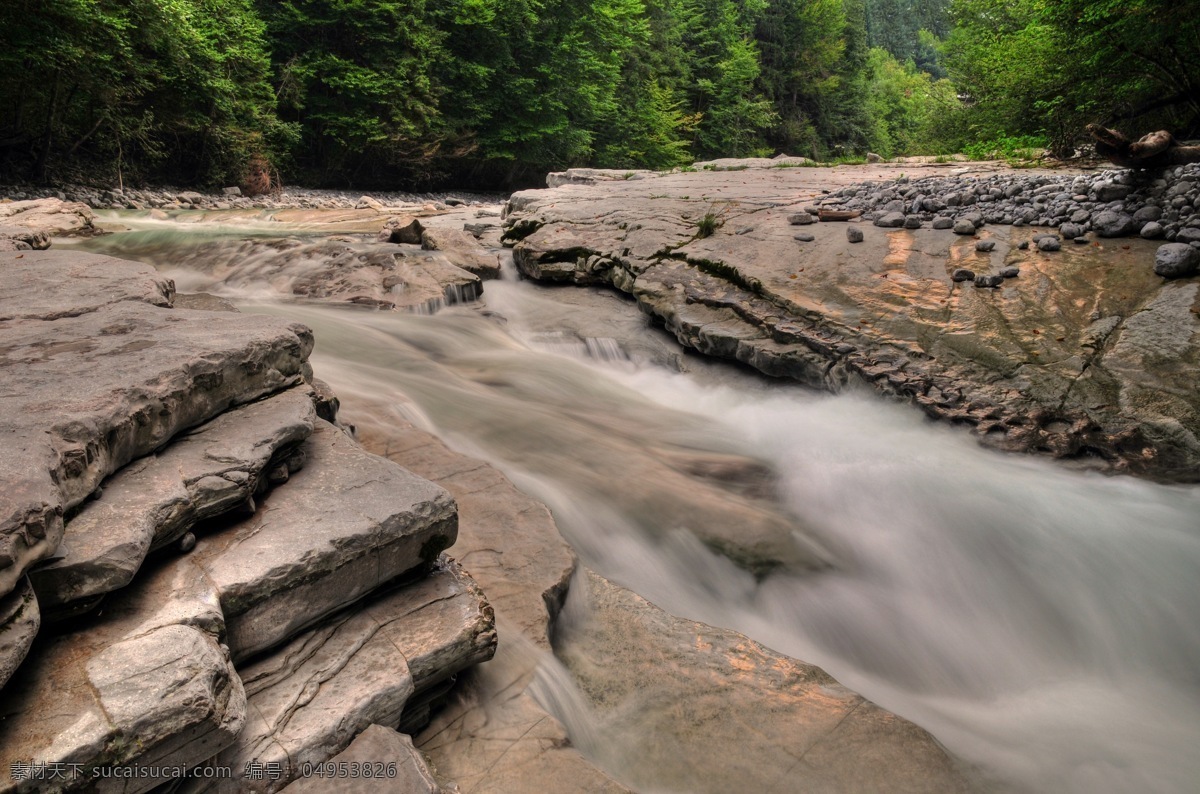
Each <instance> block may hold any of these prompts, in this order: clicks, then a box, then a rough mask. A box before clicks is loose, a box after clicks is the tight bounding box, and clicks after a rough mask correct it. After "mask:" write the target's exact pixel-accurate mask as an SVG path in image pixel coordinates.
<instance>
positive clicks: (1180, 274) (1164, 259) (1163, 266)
mask: <svg viewBox="0 0 1200 794" xmlns="http://www.w3.org/2000/svg"><path fill="white" fill-rule="evenodd" d="M1197 270H1200V251H1197V250H1196V249H1195V248H1193V247H1192V246H1190V245H1188V244H1186V243H1167V244H1166V245H1160V246H1159V247H1158V251H1156V252H1155V254H1154V272H1155V273H1156V274H1158V275H1160V276H1162V277H1163V278H1184V277H1186V276H1191V275H1193V274H1195V273H1196V271H1197Z"/></svg>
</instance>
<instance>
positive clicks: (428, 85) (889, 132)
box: [0, 0, 1200, 186]
mask: <svg viewBox="0 0 1200 794" xmlns="http://www.w3.org/2000/svg"><path fill="white" fill-rule="evenodd" d="M1196 5H1197V3H1195V2H1185V3H1171V4H1168V3H1166V2H1165V1H1164V0H1100V2H1085V1H1084V0H5V2H4V3H0V102H2V103H3V107H4V108H5V109H6V111H7V112H6V113H5V114H4V115H3V116H0V178H4V179H33V180H41V181H53V180H59V181H66V180H71V179H92V180H96V181H105V182H120V181H125V180H135V181H163V180H167V181H174V182H180V183H188V184H208V185H213V184H219V183H233V182H241V183H243V184H247V182H248V180H249V181H253V180H250V175H251V174H257V175H258V176H259V177H262V175H263V174H268V175H270V174H274V173H282V174H283V175H284V176H285V177H287V178H288V179H290V180H294V181H309V182H318V183H326V184H358V185H363V186H367V185H371V184H381V183H385V182H387V183H392V184H407V185H412V186H419V185H423V184H424V185H428V184H432V183H434V182H445V181H457V182H460V183H465V182H473V183H475V184H492V185H501V184H507V185H513V184H517V183H520V182H523V181H532V180H534V179H537V178H540V175H541V174H542V173H544V172H545V171H546V170H548V169H555V168H562V167H566V166H570V165H581V164H591V165H598V166H607V167H615V168H637V167H648V168H660V169H661V168H669V167H673V166H677V165H681V164H685V163H688V162H691V161H692V160H693V159H696V158H708V157H721V156H744V155H752V154H764V155H770V154H774V153H776V152H786V153H789V154H803V155H807V156H810V157H816V158H831V157H837V156H851V155H861V154H864V153H865V152H866V151H868V150H873V151H876V152H879V153H880V154H883V155H885V156H891V155H900V154H933V153H943V152H950V151H960V150H964V149H966V150H969V151H971V152H973V153H976V154H980V155H981V156H982V155H984V154H986V153H995V152H999V153H1005V152H1009V151H1015V150H1016V148H1017V144H1018V143H1019V144H1020V145H1021V146H1022V147H1024V146H1032V145H1036V144H1038V143H1041V142H1044V141H1049V142H1050V143H1051V144H1053V146H1054V148H1056V149H1057V150H1060V151H1062V152H1066V151H1068V150H1070V149H1071V148H1072V146H1073V145H1074V144H1075V143H1076V142H1077V141H1078V137H1079V133H1080V130H1081V129H1082V127H1083V125H1084V124H1085V123H1087V122H1089V121H1099V122H1101V123H1106V124H1108V125H1110V126H1117V127H1120V128H1122V129H1124V130H1125V131H1126V132H1128V133H1129V134H1132V135H1137V134H1140V133H1142V132H1145V131H1147V130H1148V129H1151V128H1157V127H1159V126H1162V127H1166V128H1169V129H1172V130H1174V131H1175V132H1176V133H1177V134H1181V135H1188V134H1191V133H1193V132H1194V131H1195V128H1196V126H1197V121H1198V119H1200V13H1196V12H1197V11H1198V10H1200V8H1197V7H1196Z"/></svg>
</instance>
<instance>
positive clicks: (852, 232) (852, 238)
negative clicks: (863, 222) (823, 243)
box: [846, 226, 863, 243]
mask: <svg viewBox="0 0 1200 794" xmlns="http://www.w3.org/2000/svg"><path fill="white" fill-rule="evenodd" d="M846 239H847V240H848V241H849V242H852V243H861V242H862V241H863V232H862V229H860V228H858V227H857V226H848V227H846Z"/></svg>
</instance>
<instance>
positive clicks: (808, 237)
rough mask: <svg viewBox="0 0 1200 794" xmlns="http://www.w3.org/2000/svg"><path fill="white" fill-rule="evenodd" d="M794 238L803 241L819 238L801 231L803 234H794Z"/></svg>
mask: <svg viewBox="0 0 1200 794" xmlns="http://www.w3.org/2000/svg"><path fill="white" fill-rule="evenodd" d="M792 239H793V240H799V241H800V242H802V243H811V242H812V241H813V240H815V239H817V238H816V237H815V236H813V235H811V234H807V233H801V234H793V235H792Z"/></svg>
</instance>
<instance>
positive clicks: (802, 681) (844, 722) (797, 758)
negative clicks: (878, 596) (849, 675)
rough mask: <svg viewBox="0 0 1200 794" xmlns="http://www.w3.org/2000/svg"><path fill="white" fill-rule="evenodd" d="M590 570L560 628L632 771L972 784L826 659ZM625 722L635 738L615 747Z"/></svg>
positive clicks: (750, 785)
mask: <svg viewBox="0 0 1200 794" xmlns="http://www.w3.org/2000/svg"><path fill="white" fill-rule="evenodd" d="M584 579H585V580H584V581H581V582H577V584H576V586H579V587H580V589H581V590H583V591H584V592H578V593H577V592H572V594H571V598H572V599H574V598H583V599H586V600H587V601H588V603H589V605H590V609H589V610H587V611H586V614H587V619H586V620H585V621H584V622H583V623H582V624H579V623H575V624H568V625H566V626H564V627H563V631H564V632H565V634H566V636H565V638H564V642H563V645H564V651H563V660H564V662H565V663H566V664H567V665H568V667H569V668H570V669H571V672H572V673H573V674H574V675H575V676H576V678H577V680H578V681H579V684H580V687H581V689H582V690H583V693H584V695H585V696H586V697H587V699H588V700H589V702H590V703H591V705H592V707H593V708H594V709H595V710H596V712H597V715H598V717H599V719H600V721H601V724H602V726H603V727H602V730H603V731H604V732H605V734H607V735H610V736H612V737H616V741H617V742H618V746H619V749H618V750H617V751H616V755H617V757H618V758H619V761H614V762H616V763H620V764H621V766H622V772H623V774H625V775H626V776H627V778H628V779H630V780H632V781H635V782H641V781H644V782H641V785H652V783H651V781H669V784H670V788H671V789H672V790H678V791H692V792H714V793H716V792H727V791H762V792H779V793H780V794H784V793H785V792H794V791H861V792H871V791H897V792H900V791H908V792H928V791H939V792H966V791H974V790H977V789H976V787H975V786H974V785H973V784H971V783H970V782H969V780H968V778H967V777H965V776H964V774H963V773H962V771H960V769H959V768H958V767H957V766H956V764H955V762H954V761H953V759H951V758H950V757H949V756H948V755H947V754H946V752H945V751H944V750H943V749H942V747H941V745H939V744H938V743H937V742H936V741H935V740H934V739H933V737H931V736H930V735H929V734H928V733H926V732H925V731H923V730H922V729H920V728H918V727H917V726H916V725H913V724H912V723H909V722H907V721H906V720H903V719H901V718H899V717H897V716H896V715H894V714H892V713H890V712H888V711H885V710H883V709H881V708H879V707H878V706H876V705H875V704H873V703H871V702H870V701H867V700H865V699H863V698H862V697H861V696H859V695H857V694H855V693H853V692H851V691H850V690H848V689H846V688H845V687H843V686H841V685H840V684H838V683H837V682H836V681H834V680H833V679H832V678H830V677H829V675H827V674H826V673H825V672H824V671H823V670H821V669H820V668H817V667H814V666H812V665H808V664H804V663H803V662H797V661H796V660H794V659H790V658H788V657H786V656H782V655H780V654H777V653H774V652H772V651H771V650H769V649H767V648H764V647H763V646H761V645H759V644H758V643H756V642H753V641H752V640H749V639H747V638H746V637H743V636H742V635H740V634H737V633H735V632H732V631H727V630H723V629H714V628H711V627H709V626H705V625H703V624H700V623H693V622H692V621H688V620H683V619H680V618H676V617H673V616H671V615H669V614H667V613H666V612H663V611H662V610H660V609H658V608H657V607H655V606H654V605H653V604H650V603H649V602H647V601H646V600H644V599H642V598H640V597H639V596H637V595H635V594H634V593H631V592H629V591H628V590H625V589H623V588H621V587H619V586H617V585H614V584H612V583H611V582H608V581H607V580H605V579H603V578H602V577H600V576H598V575H596V574H594V573H591V572H586V573H585V574H584ZM622 735H627V736H637V737H640V739H641V740H640V741H638V742H637V743H636V744H633V743H630V742H626V743H625V746H620V737H621V736H622ZM646 737H652V739H650V740H646ZM698 747H703V748H705V751H703V752H697V751H696V748H698ZM780 770H786V772H784V773H783V774H781V773H780Z"/></svg>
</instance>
